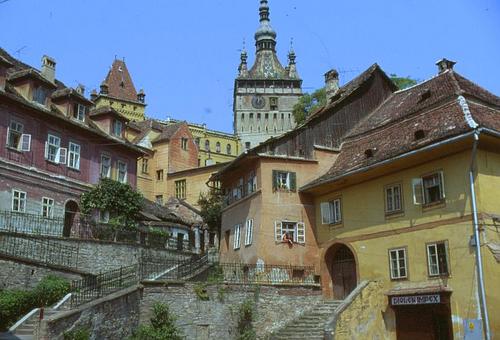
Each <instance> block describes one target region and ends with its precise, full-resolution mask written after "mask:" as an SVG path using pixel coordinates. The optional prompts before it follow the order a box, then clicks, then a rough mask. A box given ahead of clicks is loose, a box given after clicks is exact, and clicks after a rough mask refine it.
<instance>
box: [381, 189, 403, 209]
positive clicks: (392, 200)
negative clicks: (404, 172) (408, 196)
mask: <svg viewBox="0 0 500 340" xmlns="http://www.w3.org/2000/svg"><path fill="white" fill-rule="evenodd" d="M396 188H397V190H399V194H398V195H399V197H398V196H397V195H395V194H394V193H395V190H394V189H396ZM384 197H385V212H386V213H387V214H392V213H396V212H401V211H403V189H402V185H401V184H399V183H398V184H391V185H387V186H385V189H384ZM398 204H399V207H397V205H398Z"/></svg>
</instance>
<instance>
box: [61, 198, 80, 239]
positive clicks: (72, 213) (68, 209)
mask: <svg viewBox="0 0 500 340" xmlns="http://www.w3.org/2000/svg"><path fill="white" fill-rule="evenodd" d="M78 211H79V208H78V203H76V202H75V201H72V200H70V201H68V202H66V204H65V205H64V227H63V236H64V237H70V236H71V230H72V228H73V225H74V223H75V221H76V217H77V215H78Z"/></svg>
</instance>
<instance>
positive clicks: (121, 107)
mask: <svg viewBox="0 0 500 340" xmlns="http://www.w3.org/2000/svg"><path fill="white" fill-rule="evenodd" d="M95 106H96V108H99V107H102V106H110V107H112V108H113V109H115V110H116V111H118V112H120V113H121V114H123V115H124V116H125V117H127V118H128V119H129V120H136V121H143V120H144V119H146V115H145V110H146V105H144V104H142V103H139V102H134V103H133V102H129V101H125V100H119V99H116V98H109V97H106V96H103V95H99V96H98V97H97V99H96V101H95Z"/></svg>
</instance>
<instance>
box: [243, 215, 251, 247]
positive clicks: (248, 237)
mask: <svg viewBox="0 0 500 340" xmlns="http://www.w3.org/2000/svg"><path fill="white" fill-rule="evenodd" d="M252 241H253V219H249V220H247V225H246V228H245V246H249V245H251V244H252Z"/></svg>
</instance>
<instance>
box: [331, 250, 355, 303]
mask: <svg viewBox="0 0 500 340" xmlns="http://www.w3.org/2000/svg"><path fill="white" fill-rule="evenodd" d="M331 273H332V282H333V295H334V297H335V298H336V299H342V300H343V299H345V298H346V297H347V295H349V293H350V292H352V291H353V290H354V288H356V284H357V278H356V260H355V259H354V255H353V254H352V252H351V250H349V248H347V247H346V246H340V248H339V249H338V250H337V251H336V252H335V254H334V258H333V261H332V270H331Z"/></svg>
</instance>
